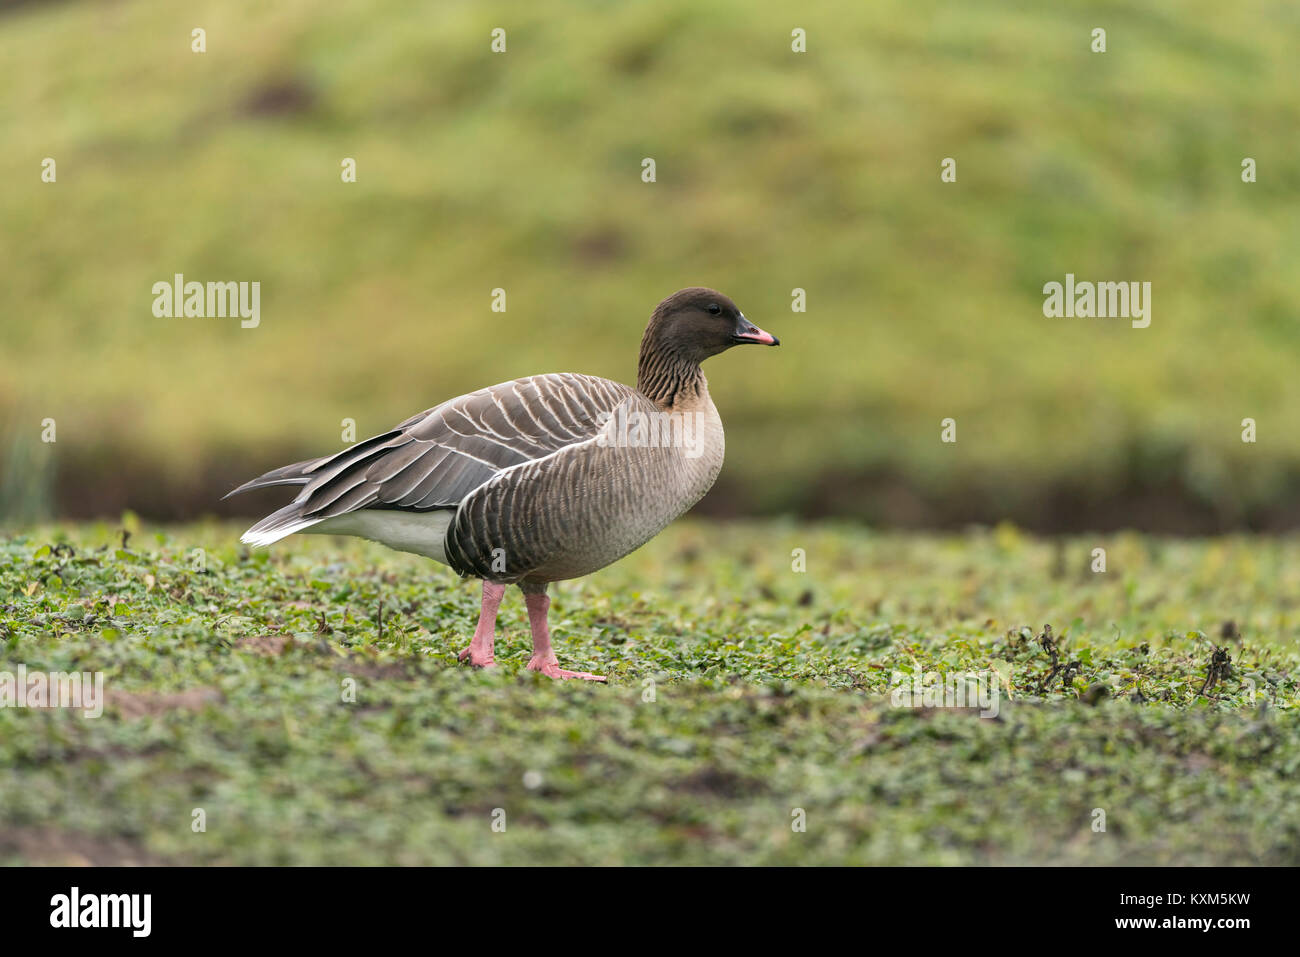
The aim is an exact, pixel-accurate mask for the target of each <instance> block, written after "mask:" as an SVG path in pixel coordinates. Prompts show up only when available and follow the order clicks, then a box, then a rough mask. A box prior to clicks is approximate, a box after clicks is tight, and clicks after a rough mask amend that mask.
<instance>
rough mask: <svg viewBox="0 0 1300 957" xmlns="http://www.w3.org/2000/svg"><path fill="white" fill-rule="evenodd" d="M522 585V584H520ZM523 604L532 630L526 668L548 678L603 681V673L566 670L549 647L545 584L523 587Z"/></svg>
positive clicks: (549, 633) (549, 603)
mask: <svg viewBox="0 0 1300 957" xmlns="http://www.w3.org/2000/svg"><path fill="white" fill-rule="evenodd" d="M520 587H523V586H520ZM524 604H525V605H527V606H528V624H529V627H530V628H531V629H532V632H533V656H532V657H531V658H529V659H528V670H529V671H536V672H538V673H540V674H544V675H546V677H548V678H561V679H563V678H579V679H581V680H582V681H604V680H605V676H604V675H593V674H591V673H590V672H586V671H567V670H566V669H564V668H561V667H560V662H559V661H558V660H557V659H556V657H555V652H554V651H553V650H552V649H551V627H550V625H549V624H548V623H547V621H546V615H547V612H549V611H550V608H551V600H550V599H549V598H547V597H546V586H545V585H543V586H541V588H537V586H532V587H530V588H527V589H524Z"/></svg>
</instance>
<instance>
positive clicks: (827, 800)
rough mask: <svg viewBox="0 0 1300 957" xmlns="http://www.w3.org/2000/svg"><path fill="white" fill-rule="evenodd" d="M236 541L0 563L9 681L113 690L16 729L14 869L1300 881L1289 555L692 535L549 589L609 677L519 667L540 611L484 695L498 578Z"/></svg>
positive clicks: (1213, 545)
mask: <svg viewBox="0 0 1300 957" xmlns="http://www.w3.org/2000/svg"><path fill="white" fill-rule="evenodd" d="M127 523H128V525H131V527H134V526H133V525H132V520H131V519H130V518H129V517H128V519H127ZM237 532H238V529H236V528H234V527H230V526H225V525H219V524H206V525H193V526H186V527H179V526H178V527H171V528H164V529H162V530H157V529H152V528H143V529H136V530H135V533H134V534H132V535H131V536H130V537H129V540H127V541H126V543H125V547H122V546H123V541H122V535H121V533H120V532H119V530H118V529H117V528H115V527H113V526H109V525H100V526H89V525H86V526H63V527H44V528H39V529H33V530H29V531H26V532H24V533H23V534H18V535H12V534H11V535H9V536H7V537H5V538H4V539H3V543H2V544H0V672H2V671H5V670H9V671H13V670H14V669H15V668H16V667H17V665H18V664H24V665H26V667H27V669H28V671H29V672H32V671H38V670H45V671H50V670H56V671H69V670H77V671H102V672H104V674H105V677H106V687H107V699H108V703H107V707H106V710H105V712H104V714H103V716H102V717H100V718H87V717H85V716H83V715H82V714H81V713H79V712H71V711H67V710H36V709H30V708H28V709H18V708H0V862H5V863H29V864H35V863H56V862H63V863H66V862H82V863H84V862H92V863H97V864H106V863H123V862H128V861H134V862H141V863H144V862H176V863H182V862H184V863H198V862H202V863H229V864H255V863H256V864H349V863H350V864H380V863H402V864H451V863H470V862H472V863H507V864H523V863H546V864H563V863H591V864H613V863H651V864H667V863H696V864H699V863H732V864H735V863H750V864H757V863H763V864H811V863H822V864H828V863H842V864H849V863H853V864H859V863H870V864H927V863H940V864H964V863H1025V862H1043V863H1094V864H1096V863H1122V864H1130V863H1139V862H1154V863H1197V864H1206V863H1229V864H1246V863H1266V864H1288V865H1295V864H1300V850H1297V849H1298V848H1300V728H1298V727H1297V703H1298V701H1300V655H1298V654H1297V650H1296V649H1297V647H1298V643H1297V639H1298V638H1300V608H1298V607H1297V597H1296V596H1297V595H1300V540H1296V539H1252V538H1244V537H1243V538H1228V539H1214V540H1204V541H1190V542H1189V541H1173V540H1162V539H1159V538H1150V537H1139V536H1135V535H1121V536H1115V537H1106V538H1098V539H1089V540H1083V539H1071V540H1066V541H1061V542H1049V541H1044V540H1040V539H1034V538H1030V537H1026V536H1023V535H1022V534H1020V533H1018V532H1017V531H1016V530H1015V529H1014V528H1011V527H1000V528H998V529H996V530H992V531H972V532H970V533H968V534H964V535H960V536H949V537H909V536H902V535H891V534H885V535H881V534H874V533H871V532H867V531H864V530H862V529H860V528H857V527H853V526H847V525H845V526H833V525H823V526H809V525H795V524H781V523H762V524H758V523H755V524H739V525H715V524H704V523H684V524H680V525H678V526H675V527H673V528H672V529H670V530H669V531H668V532H666V533H665V534H663V535H662V536H660V538H658V539H656V540H655V541H654V542H652V543H651V544H650V545H648V546H647V547H646V548H644V549H643V550H642V551H640V552H639V553H637V554H636V555H634V556H632V557H631V558H629V559H627V560H625V561H624V562H622V563H620V564H618V565H616V566H614V567H612V568H609V569H606V570H605V571H602V572H600V573H598V574H596V575H593V576H591V577H590V578H588V579H585V580H582V581H579V582H573V583H565V584H562V585H560V586H559V587H558V588H557V589H555V590H554V591H553V596H554V599H555V606H554V609H553V613H552V623H553V626H554V628H555V633H556V641H557V649H558V651H559V654H560V657H561V661H562V662H564V663H566V664H568V665H570V666H574V667H581V668H584V669H589V670H594V671H600V672H605V673H608V674H609V676H610V682H609V684H608V685H607V686H592V685H588V684H583V683H564V684H560V683H553V682H550V681H548V680H547V679H543V678H539V677H537V676H535V675H532V674H530V673H528V672H525V671H524V670H523V665H524V663H525V661H526V660H527V651H528V640H527V626H526V622H525V619H524V616H523V609H522V602H521V601H520V599H519V596H518V595H517V593H512V594H511V595H509V596H508V598H507V602H506V604H505V605H504V606H503V610H502V617H501V632H500V635H499V638H498V645H497V660H498V661H499V662H500V663H501V667H500V668H499V670H498V671H497V672H496V673H491V674H489V673H482V672H476V671H472V670H469V669H467V668H464V667H459V666H457V665H456V663H455V652H456V651H457V650H458V649H459V648H461V647H463V646H464V645H465V644H466V643H467V641H468V637H469V633H470V631H471V630H472V626H473V621H474V617H475V613H476V608H477V591H476V588H475V584H476V583H469V582H461V581H459V580H458V579H456V577H455V576H454V575H453V574H452V573H450V572H449V571H447V570H446V569H443V568H441V567H440V566H435V565H433V564H432V563H428V562H424V561H422V560H418V559H414V558H410V557H408V556H402V555H398V554H395V553H392V552H388V551H386V550H383V549H381V548H379V547H377V546H376V547H372V546H368V545H364V544H357V543H344V542H341V541H335V540H328V539H323V540H314V539H309V540H306V541H291V542H289V543H286V546H285V547H277V549H276V550H275V551H274V552H272V553H267V552H265V551H261V552H255V553H250V552H249V551H247V550H246V549H244V548H242V547H240V546H238V545H236V544H234V542H235V540H236V535H237ZM1097 547H1103V548H1105V549H1106V561H1107V570H1106V571H1105V572H1104V573H1095V572H1093V571H1092V570H1091V568H1090V563H1091V562H1092V561H1093V558H1092V550H1093V549H1094V548H1097ZM796 549H802V550H803V554H804V556H805V557H806V569H807V570H806V571H805V572H796V571H794V570H793V566H792V554H793V553H794V552H795V550H796ZM1047 624H1050V625H1051V626H1052V627H1053V631H1054V633H1055V635H1056V636H1057V637H1058V639H1059V648H1058V650H1057V654H1058V655H1059V661H1060V663H1061V664H1062V665H1068V666H1069V667H1067V672H1068V674H1067V675H1059V674H1058V675H1056V676H1053V677H1051V680H1050V681H1046V682H1045V679H1047V678H1048V677H1049V675H1050V674H1051V671H1052V658H1051V655H1050V653H1049V651H1048V650H1047V649H1046V648H1045V647H1044V646H1043V644H1042V643H1040V641H1039V636H1040V634H1042V632H1043V627H1044V625H1047ZM1216 646H1218V647H1219V648H1222V649H1223V651H1224V652H1225V653H1226V654H1227V655H1229V656H1230V658H1231V664H1230V667H1229V668H1228V669H1226V670H1223V671H1219V670H1218V669H1217V668H1216V669H1215V670H1216V674H1215V676H1214V680H1213V681H1211V682H1209V683H1208V686H1207V675H1208V674H1209V672H1210V670H1211V661H1212V658H1213V656H1214V655H1215V649H1216ZM915 670H922V671H925V672H940V673H944V674H952V673H955V672H962V671H966V670H977V671H986V670H991V671H993V672H995V673H996V674H997V675H998V680H999V682H1000V687H1001V689H1002V691H1001V702H1000V707H999V713H998V715H997V717H996V718H979V717H977V716H976V715H975V714H974V713H973V712H971V711H969V710H957V709H943V708H932V707H923V708H911V707H899V706H895V704H894V702H893V701H892V700H891V693H890V687H889V686H890V683H891V676H892V674H893V673H894V672H896V671H897V672H906V673H911V672H913V671H915ZM349 680H352V681H355V683H356V684H355V689H356V695H355V701H354V702H345V701H344V700H343V697H344V694H343V691H344V688H345V687H346V685H345V682H347V681H349ZM1103 689H1104V690H1103ZM195 809H202V811H203V813H204V816H205V825H206V830H204V831H202V832H196V831H194V830H193V829H192V822H193V820H194V817H193V815H194V812H195ZM497 809H500V812H502V813H504V821H505V829H504V831H494V830H493V822H494V820H500V816H499V813H498V812H497ZM798 809H802V814H803V816H804V817H803V820H804V821H805V823H806V829H805V830H802V831H796V830H794V829H792V822H795V821H796V820H797V818H796V817H795V815H798V814H799V810H798ZM1096 809H1101V810H1102V811H1103V812H1104V814H1105V831H1104V832H1102V831H1096V830H1094V829H1093V825H1094V821H1095V820H1097V815H1096ZM494 814H497V817H494Z"/></svg>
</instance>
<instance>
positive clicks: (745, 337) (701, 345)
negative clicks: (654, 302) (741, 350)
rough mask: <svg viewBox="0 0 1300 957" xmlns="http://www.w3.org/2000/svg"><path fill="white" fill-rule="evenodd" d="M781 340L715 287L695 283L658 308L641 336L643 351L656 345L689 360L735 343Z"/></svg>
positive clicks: (772, 343) (767, 343) (775, 342)
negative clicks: (766, 330)
mask: <svg viewBox="0 0 1300 957" xmlns="http://www.w3.org/2000/svg"><path fill="white" fill-rule="evenodd" d="M744 343H757V344H758V345H764V346H776V345H780V344H781V342H780V340H779V339H777V338H776V336H773V335H769V334H768V333H766V332H764V331H763V330H762V329H760V328H758V326H756V325H754V324H753V323H752V322H750V321H749V320H748V319H746V318H745V315H744V313H742V312H741V311H740V307H739V306H737V305H736V304H735V303H734V302H732V301H731V300H730V299H728V298H727V297H726V296H724V295H723V294H722V293H720V292H717V291H716V290H713V289H705V288H704V287H703V286H693V287H691V288H690V289H683V290H681V291H680V292H675V293H673V294H672V295H671V296H669V297H668V298H667V299H665V300H664V301H663V302H661V303H659V306H658V307H657V308H656V309H655V311H654V314H653V315H651V317H650V322H649V324H648V325H647V326H646V328H645V336H644V337H643V338H642V340H641V352H642V355H644V354H645V352H646V350H647V349H648V348H653V349H655V350H658V351H660V352H661V353H663V354H666V355H672V356H676V357H680V358H682V359H684V360H686V361H689V362H696V363H699V362H703V361H704V360H705V359H707V358H708V357H709V356H716V355H717V354H718V353H719V352H723V351H725V350H727V349H730V348H731V347H732V346H738V345H742V344H744Z"/></svg>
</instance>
